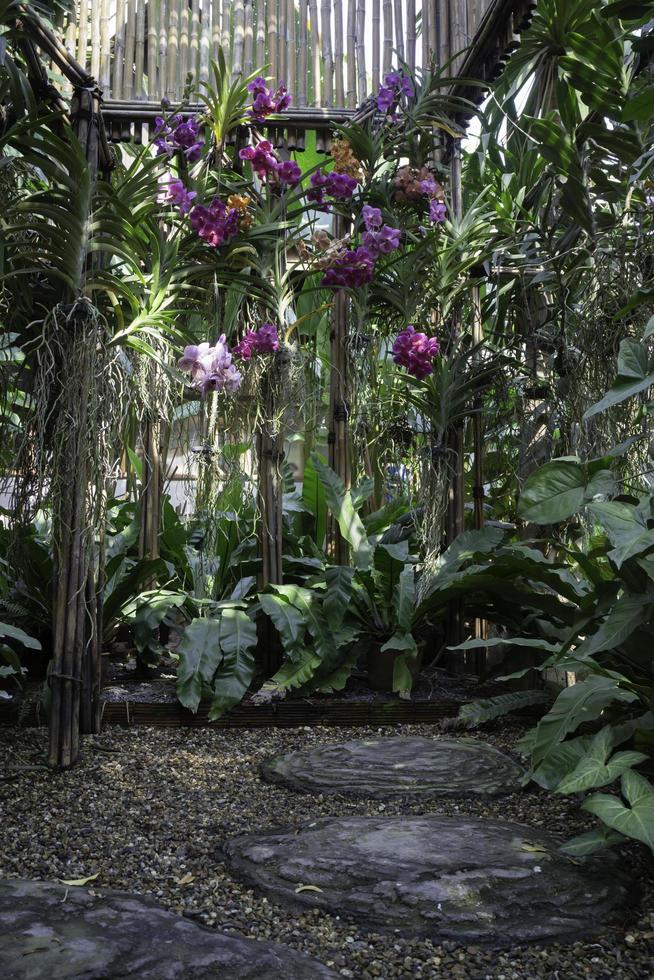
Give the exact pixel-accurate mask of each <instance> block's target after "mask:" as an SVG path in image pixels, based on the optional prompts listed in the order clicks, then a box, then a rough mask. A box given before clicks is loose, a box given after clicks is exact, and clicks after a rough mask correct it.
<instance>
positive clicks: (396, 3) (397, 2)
mask: <svg viewBox="0 0 654 980" xmlns="http://www.w3.org/2000/svg"><path fill="white" fill-rule="evenodd" d="M393 19H394V21H395V50H396V52H397V57H398V61H400V62H402V61H404V24H403V23H402V21H403V17H402V0H393Z"/></svg>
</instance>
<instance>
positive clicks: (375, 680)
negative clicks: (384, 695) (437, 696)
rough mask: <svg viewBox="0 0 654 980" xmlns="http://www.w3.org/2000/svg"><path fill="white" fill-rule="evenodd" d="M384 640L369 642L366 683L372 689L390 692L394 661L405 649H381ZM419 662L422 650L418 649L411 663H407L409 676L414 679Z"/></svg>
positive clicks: (418, 669) (417, 671) (418, 670)
mask: <svg viewBox="0 0 654 980" xmlns="http://www.w3.org/2000/svg"><path fill="white" fill-rule="evenodd" d="M384 642H385V641H383V642H382V641H380V642H378V643H371V644H370V649H369V650H368V657H367V668H368V684H369V685H370V687H371V688H372V689H373V691H387V692H389V693H390V692H391V691H392V690H393V671H394V670H395V662H396V660H398V659H399V658H400V657H401V656H403V655H404V654H405V653H406V651H405V650H382V647H383V645H384ZM421 663H422V650H419V652H418V655H417V657H416V658H415V660H414V661H413V663H410V664H409V670H410V672H411V677H412V678H413V680H414V681H415V679H416V677H417V676H418V673H419V672H420V665H421Z"/></svg>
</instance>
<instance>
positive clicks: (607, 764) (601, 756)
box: [556, 725, 647, 793]
mask: <svg viewBox="0 0 654 980" xmlns="http://www.w3.org/2000/svg"><path fill="white" fill-rule="evenodd" d="M613 745H614V735H613V730H612V728H611V726H610V725H606V726H605V727H604V728H603V729H602V730H601V731H600V732H598V733H597V735H595V736H594V738H593V740H592V742H591V743H590V746H589V748H588V752H587V754H586V755H585V756H584V757H583V758H582V759H581V760H580V761H579V762H578V763H577V765H576V766H575V768H574V769H573V770H572V772H570V773H568V775H567V776H566V777H565V778H564V779H562V780H561V782H560V783H559V785H558V786H557V787H556V792H557V793H583V792H585V791H586V790H588V789H593V788H594V787H596V786H608V785H609V783H612V782H613V780H614V779H617V778H618V776H621V775H622V774H623V773H624V772H626V770H627V769H630V768H631V767H632V766H637V765H638V764H639V763H641V762H644V761H645V760H646V759H647V756H646V755H644V754H643V753H642V752H630V751H626V752H616V753H615V754H614V755H613V756H611V752H612V751H613ZM609 756H611V758H609Z"/></svg>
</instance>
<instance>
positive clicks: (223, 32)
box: [220, 0, 232, 65]
mask: <svg viewBox="0 0 654 980" xmlns="http://www.w3.org/2000/svg"><path fill="white" fill-rule="evenodd" d="M231 10H232V2H231V0H223V13H222V20H221V28H220V38H221V41H220V44H221V47H222V49H223V54H224V56H225V61H226V63H227V65H229V63H230V55H231V45H232V35H231Z"/></svg>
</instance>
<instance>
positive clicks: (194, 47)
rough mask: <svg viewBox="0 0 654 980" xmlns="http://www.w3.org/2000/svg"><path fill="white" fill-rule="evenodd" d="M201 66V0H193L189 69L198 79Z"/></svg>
mask: <svg viewBox="0 0 654 980" xmlns="http://www.w3.org/2000/svg"><path fill="white" fill-rule="evenodd" d="M199 67H200V0H191V37H190V43H189V71H192V72H193V77H194V78H195V79H196V80H197V78H198V72H199Z"/></svg>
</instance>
